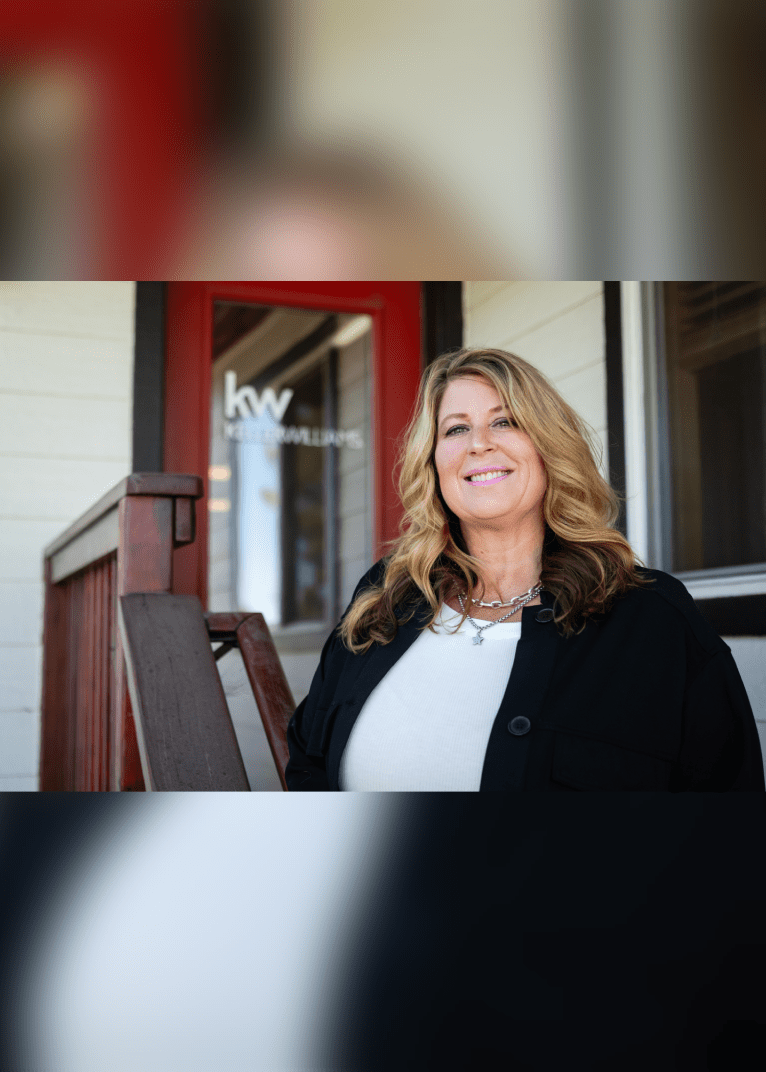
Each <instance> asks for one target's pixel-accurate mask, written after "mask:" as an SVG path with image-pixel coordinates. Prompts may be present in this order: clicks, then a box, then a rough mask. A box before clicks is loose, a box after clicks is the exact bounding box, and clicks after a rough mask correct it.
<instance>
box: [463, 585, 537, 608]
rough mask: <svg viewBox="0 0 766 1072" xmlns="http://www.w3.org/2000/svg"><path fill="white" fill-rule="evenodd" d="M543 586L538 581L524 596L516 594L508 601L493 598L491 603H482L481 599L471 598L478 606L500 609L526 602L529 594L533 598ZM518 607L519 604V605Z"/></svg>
mask: <svg viewBox="0 0 766 1072" xmlns="http://www.w3.org/2000/svg"><path fill="white" fill-rule="evenodd" d="M542 590H543V586H542V585H541V584H540V583H539V582H538V583H537V584H533V585H532V587H531V588H530V589H529V590H528V591H526V592H525V593H524V595H523V596H514V597H513V599H509V600H508V602H507V603H501V602H500V600H499V599H496V600H493V601H492V602H491V603H482V601H481V600H480V599H471V602H472V603H473V604H474V606H476V607H491V608H492V610H499V609H500V608H501V607H513V606H517V604H520V603H521V601H522V600H524V601H525V602H526V599H527V596H531V597H532V599H534V597H535V596H536V595H537V593H538V592H542ZM517 609H518V606H517Z"/></svg>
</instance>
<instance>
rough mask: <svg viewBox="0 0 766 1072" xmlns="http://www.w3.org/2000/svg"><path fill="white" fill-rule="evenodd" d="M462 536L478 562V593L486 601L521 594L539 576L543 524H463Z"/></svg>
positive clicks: (502, 599)
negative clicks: (508, 527) (507, 527)
mask: <svg viewBox="0 0 766 1072" xmlns="http://www.w3.org/2000/svg"><path fill="white" fill-rule="evenodd" d="M462 528H463V538H464V539H465V542H466V547H467V549H468V553H469V554H470V555H471V556H472V557H473V558H477V559H478V560H479V562H480V563H481V567H482V568H481V573H480V579H479V591H481V583H482V582H483V584H484V594H483V595H481V596H478V595H477V598H481V599H483V600H484V601H486V602H490V601H491V600H501V601H506V600H508V599H511V598H512V597H513V596H518V595H522V593H524V592H526V591H527V590H528V589H529V588H531V587H532V586H533V585H534V584H537V582H538V581H539V579H540V571H541V569H542V554H543V536H544V531H545V530H544V526H543V524H542V522H540V524H533V525H527V526H525V527H520V528H516V529H514V530H513V531H507V530H506V531H502V530H496V529H493V528H488V527H486V526H484V525H482V526H480V527H477V526H469V525H465V524H463V526H462Z"/></svg>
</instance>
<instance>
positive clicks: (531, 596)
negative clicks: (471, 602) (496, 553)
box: [457, 585, 542, 644]
mask: <svg viewBox="0 0 766 1072" xmlns="http://www.w3.org/2000/svg"><path fill="white" fill-rule="evenodd" d="M541 587H542V585H540V586H539V587H538V589H537V591H534V592H533V589H531V588H530V590H529V591H528V592H527V594H526V595H525V596H519V597H518V598H519V599H520V601H521V602H519V603H518V604H517V606H515V607H514V609H513V610H511V611H509V612H508V613H507V614H504V615H503V617H502V618H498V619H496V621H494V622H486V623H485V624H484V625H477V623H476V622H475V621H474V620H473V618H472V617H471V615H470V614H467V615H466V617H467V618H468V621H469V622H470V623H471V625H472V626H473V627H474V629H475V630H476V636H475V637H474V638H473V642H474V644H481V643H482V641H483V640H484V637H483V636H482V635H481V634H482V633H483V632H484V630H485V629H489V627H490V626H491V625H499V624H500V622H504V621H505V619H506V618H511V617H513V615H514V614H515V613H516V611H517V610H521V608H522V607H523V606H525V605H526V604H527V603H529V602H530V601H531V600H533V599H534V598H535V596H536V595H537V592H539V591H540V588H541ZM457 597H458V599H459V600H460V609H461V610H462V611H463V613H464V614H465V613H466V610H465V603H464V602H463V596H462V594H461V593H460V592H458V594H457Z"/></svg>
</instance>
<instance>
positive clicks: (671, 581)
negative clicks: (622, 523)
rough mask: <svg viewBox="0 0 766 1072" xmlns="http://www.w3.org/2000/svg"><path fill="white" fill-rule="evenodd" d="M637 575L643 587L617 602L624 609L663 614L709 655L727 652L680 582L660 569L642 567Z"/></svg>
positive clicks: (633, 590) (654, 614)
mask: <svg viewBox="0 0 766 1072" xmlns="http://www.w3.org/2000/svg"><path fill="white" fill-rule="evenodd" d="M638 573H639V576H641V577H643V578H644V579H645V580H646V582H647V583H646V584H645V585H642V586H641V587H638V588H631V589H629V591H627V592H626V593H625V595H624V596H623V597H622V600H621V601H620V602H621V603H623V605H624V606H625V608H626V609H627V608H628V607H630V608H633V609H634V610H635V611H637V612H642V613H646V614H647V615H652V616H654V618H655V620H656V617H657V615H658V614H659V615H662V617H663V619H665V620H669V619H670V620H675V621H676V622H677V623H678V624H680V625H683V626H684V627H685V628H686V629H688V630H689V631H691V633H692V634H693V635H694V637H695V639H696V640H697V642H698V643H699V644H700V646H701V647H702V648H704V649H705V651H707V652H708V653H709V654H711V655H714V654H715V653H717V652H719V651H721V650H728V645H727V644H725V643H724V641H723V640H721V638H720V636H719V635H718V633H717V632H716V631H715V629H714V628H713V627H712V625H710V623H709V622H708V621H707V620H706V619H705V618H703V616H702V614H701V613H700V611H699V608H698V607H697V604H696V603H695V601H694V599H693V597H692V595H691V594H690V592H689V590H688V589H687V587H686V586H685V585H684V584H683V582H682V581H679V579H678V578H677V577H674V576H673V575H672V574H670V573H664V572H663V571H662V570H655V569H647V568H646V567H641V568H640V569H639V570H638Z"/></svg>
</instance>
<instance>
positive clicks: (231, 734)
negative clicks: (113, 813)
mask: <svg viewBox="0 0 766 1072" xmlns="http://www.w3.org/2000/svg"><path fill="white" fill-rule="evenodd" d="M201 495H202V481H201V479H200V478H199V477H196V476H177V475H173V474H165V473H134V474H133V476H129V477H127V478H126V479H125V480H123V481H122V482H121V483H120V484H118V485H117V487H115V488H113V489H112V491H110V492H109V494H108V495H105V496H104V498H103V499H101V500H100V501H99V502H98V503H96V505H95V506H94V507H93V508H92V509H91V510H89V511H88V512H87V513H86V514H84V515H83V516H82V517H81V518H80V519H79V521H77V522H75V524H74V525H72V526H71V527H70V528H69V529H67V531H66V532H65V533H64V534H63V535H62V536H60V537H59V538H58V539H57V540H55V541H54V542H53V543H52V544H51V545H50V546H49V547H48V548H47V549H46V552H45V633H44V650H43V720H42V754H41V779H40V781H41V788H42V789H47V790H105V789H118V790H119V789H122V790H126V789H128V790H141V789H149V790H213V791H218V790H226V791H230V790H248V789H249V788H250V786H249V783H248V780H247V774H246V772H245V766H244V763H243V761H242V755H241V753H240V750H239V744H238V742H237V737H236V733H235V730H234V726H233V725H232V721H231V716H230V714H229V709H228V706H227V703H226V697H225V695H224V692H223V687H222V685H221V679H220V676H219V674H218V670H217V665H216V664H217V662H218V660H219V659H220V658H222V657H223V656H224V655H225V654H226V652H227V651H229V650H231V649H232V648H239V650H240V653H241V655H242V661H243V663H244V666H245V669H246V671H247V675H248V678H249V680H250V684H251V686H252V689H253V694H254V696H255V700H256V704H257V706H258V710H259V712H260V715H261V720H262V722H263V726H264V730H265V733H266V740H267V741H268V744H269V747H270V749H271V754H272V757H273V759H274V763H275V766H276V768H277V772H278V774H279V778H280V781H281V783H282V787H283V788H287V786H286V783H285V767H286V765H287V759H288V751H287V724H288V722H289V720H290V716H291V715H292V712H293V708H294V703H293V698H292V695H291V693H290V688H289V686H288V684H287V680H286V678H285V675H284V671H283V669H282V665H281V663H280V661H279V656H278V654H277V651H276V649H275V647H274V644H273V642H272V639H271V636H270V634H269V630H268V627H267V625H266V623H265V621H264V619H263V617H262V615H260V614H257V613H247V614H243V613H226V614H203V610H202V604H201V603H200V601H199V599H198V598H197V597H196V596H191V595H183V594H179V593H177V592H174V591H173V550H174V548H176V547H179V546H181V545H182V544H186V543H191V542H192V541H193V539H194V509H195V508H194V501H195V499H198V498H200V496H201ZM216 642H218V644H219V646H218V648H217V649H216V650H215V651H213V648H212V645H213V644H214V643H216Z"/></svg>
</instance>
